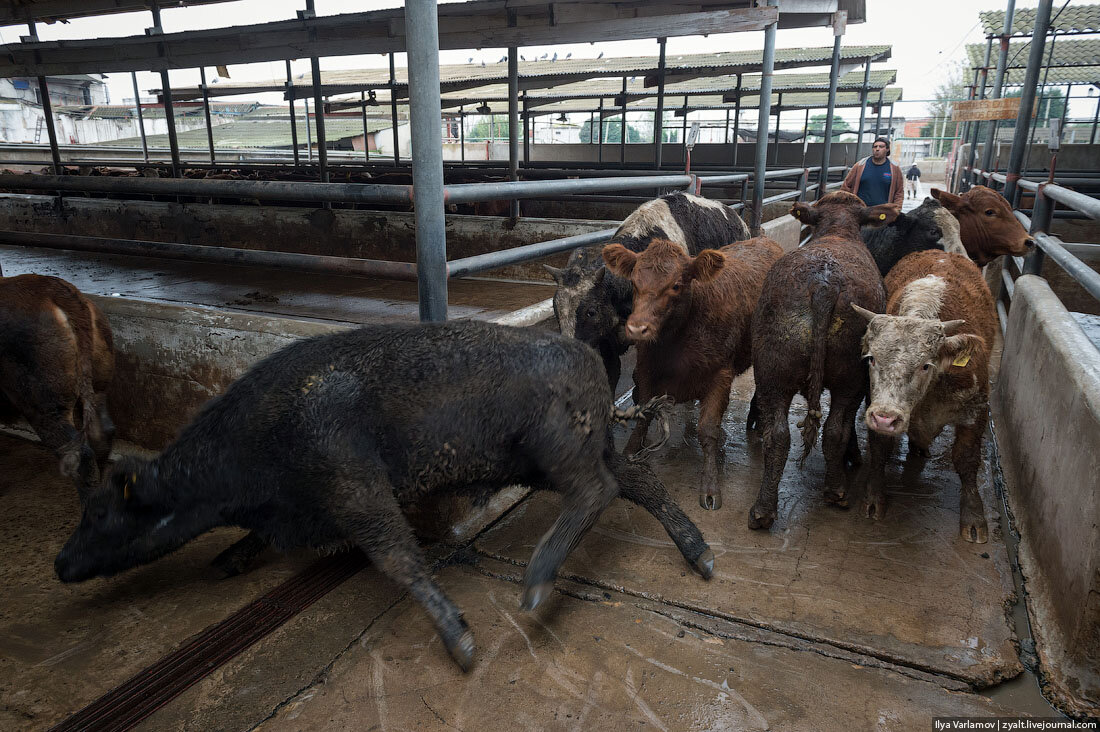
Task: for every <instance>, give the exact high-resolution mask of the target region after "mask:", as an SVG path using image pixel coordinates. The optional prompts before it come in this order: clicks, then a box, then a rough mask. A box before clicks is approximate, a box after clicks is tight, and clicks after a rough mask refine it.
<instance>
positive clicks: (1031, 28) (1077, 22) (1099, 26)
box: [978, 3, 1100, 36]
mask: <svg viewBox="0 0 1100 732" xmlns="http://www.w3.org/2000/svg"><path fill="white" fill-rule="evenodd" d="M1035 13H1036V9H1035V8H1017V9H1016V12H1015V13H1013V14H1012V34H1013V35H1017V36H1030V35H1031V34H1032V33H1034V32H1035ZM978 17H979V18H981V21H982V28H983V29H984V30H985V32H986V35H993V36H999V35H1001V31H1003V30H1004V27H1005V11H1003V10H987V11H985V12H982V13H978ZM1050 29H1051V30H1053V31H1057V32H1059V33H1100V5H1074V4H1073V3H1070V4H1069V5H1067V6H1066V7H1064V8H1062V9H1061V10H1060V11H1055V12H1054V13H1052V14H1051V23H1050Z"/></svg>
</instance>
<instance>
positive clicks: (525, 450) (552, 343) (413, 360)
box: [55, 321, 714, 669]
mask: <svg viewBox="0 0 1100 732" xmlns="http://www.w3.org/2000/svg"><path fill="white" fill-rule="evenodd" d="M610 413H611V392H610V390H609V389H608V387H607V381H606V379H605V378H604V374H603V369H602V366H601V364H600V362H599V360H598V359H597V357H596V355H595V354H594V353H593V352H592V350H591V349H590V348H588V347H587V346H585V345H583V344H581V343H578V342H576V341H574V340H572V339H568V338H563V337H561V336H559V335H556V334H549V333H545V332H538V331H530V330H525V329H521V328H508V327H505V326H497V325H490V324H487V323H478V322H470V321H457V322H451V323H440V324H430V325H427V324H425V325H388V326H381V325H379V326H371V327H365V328H361V329H358V330H354V331H349V332H345V333H339V334H335V335H327V336H322V337H318V338H312V339H308V340H303V341H300V342H298V343H295V344H292V345H290V346H288V347H287V348H284V349H283V350H281V351H279V352H277V353H275V354H273V355H271V356H270V357H268V358H267V359H265V360H263V361H261V362H260V363H259V364H257V365H256V366H254V367H253V368H252V369H251V370H250V371H249V372H248V373H246V374H245V375H244V376H242V377H241V378H240V379H238V380H237V381H235V382H234V383H233V384H231V385H230V387H229V389H228V390H227V391H226V392H225V394H223V395H222V396H220V397H218V398H216V399H214V400H213V401H211V402H210V403H209V404H208V405H207V406H206V407H205V408H204V409H203V411H202V412H201V413H200V414H199V415H198V416H197V417H196V418H195V420H194V421H193V422H192V423H191V424H190V425H189V426H188V427H186V428H185V429H184V430H183V432H182V433H181V434H180V436H179V438H178V439H177V440H176V441H175V442H174V443H173V444H171V445H169V446H168V447H167V448H166V449H165V450H164V452H163V453H161V455H160V456H159V457H157V458H156V459H154V460H152V461H150V462H139V461H133V460H128V461H124V462H122V463H120V464H119V465H116V466H115V469H114V470H113V471H112V474H111V476H110V478H109V480H108V481H106V482H105V484H104V485H103V486H102V487H101V488H100V489H99V490H98V491H96V493H94V494H93V495H92V496H91V498H90V499H89V501H88V503H87V505H86V507H85V510H84V515H83V517H82V519H81V522H80V525H79V526H78V527H77V530H76V532H75V533H74V534H73V536H72V537H71V538H70V539H69V541H68V542H67V543H66V544H65V547H64V548H63V549H62V550H61V553H60V554H59V555H58V557H57V560H56V562H55V566H56V570H57V574H58V577H60V578H61V580H62V581H64V582H74V581H81V580H86V579H89V578H91V577H95V576H101V575H112V574H116V573H118V572H121V571H123V570H125V569H128V568H130V567H134V566H137V565H139V564H144V563H147V562H150V561H153V560H154V559H157V558H159V557H161V556H164V555H165V554H167V553H169V552H171V551H174V550H175V549H178V548H179V547H180V546H182V545H183V544H184V543H186V542H187V541H189V540H190V539H192V538H194V537H195V536H197V535H199V534H201V533H203V532H205V531H207V530H209V529H211V528H213V527H215V526H223V525H231V526H241V527H243V528H246V529H250V530H252V531H253V532H254V533H255V536H252V537H246V539H244V540H242V542H243V543H244V544H245V545H248V544H249V543H252V544H255V543H256V542H257V541H260V542H261V543H271V544H274V545H275V546H277V547H292V546H308V547H314V548H317V549H320V550H322V551H328V550H333V549H337V548H340V547H343V546H348V545H357V546H359V547H360V548H362V549H363V551H364V552H366V554H367V556H368V557H369V558H370V559H371V561H372V562H373V563H374V565H375V566H376V567H377V568H378V569H380V570H381V571H382V572H384V573H385V574H387V575H388V576H389V577H390V578H391V579H393V580H394V581H395V582H397V583H399V584H400V585H402V586H403V587H404V588H405V589H407V590H408V591H409V592H410V593H411V594H412V596H413V597H415V598H416V599H417V600H418V601H419V602H420V604H421V605H422V606H423V607H424V609H425V610H426V611H427V612H428V614H429V615H431V617H432V620H433V621H434V624H435V627H436V629H437V630H438V632H439V634H440V636H441V638H442V639H443V642H444V643H445V645H446V647H447V650H448V651H449V652H450V653H451V655H452V656H453V657H454V659H455V661H457V662H458V664H459V665H460V666H462V668H463V669H468V668H469V667H470V664H471V663H472V661H473V652H474V645H473V636H472V634H471V633H470V630H469V628H468V627H467V626H466V623H465V622H464V621H463V619H462V614H461V613H460V611H459V610H458V608H457V607H455V605H454V604H453V603H452V602H451V601H450V600H449V599H448V598H447V596H446V595H444V594H443V592H442V591H441V590H440V588H439V587H438V586H437V585H436V584H435V582H434V581H433V580H432V578H431V575H430V573H429V571H428V568H427V566H426V564H425V562H424V558H423V556H422V554H421V552H420V550H419V548H418V547H417V544H416V541H415V539H414V537H413V532H412V529H411V527H410V526H409V524H408V521H407V520H406V518H405V517H404V516H403V515H402V510H401V508H402V505H408V504H414V503H417V502H418V501H421V500H422V499H427V498H429V497H430V496H431V495H432V494H433V493H443V492H451V493H463V494H467V495H470V496H471V497H472V498H474V500H475V501H476V500H479V499H486V498H488V497H489V496H490V495H492V494H493V493H495V492H496V491H497V490H499V489H501V488H503V487H505V486H508V485H512V484H515V483H525V484H528V485H532V486H534V487H537V488H548V489H553V490H556V491H558V492H560V493H561V494H562V512H561V515H560V516H559V517H558V519H557V521H556V522H555V523H554V525H553V527H551V529H550V530H549V531H548V532H547V533H546V535H545V536H543V537H542V539H541V540H540V541H539V542H538V546H537V547H536V548H535V551H534V554H533V556H532V558H531V562H530V564H529V565H528V569H527V573H526V577H525V579H524V590H523V600H522V607H523V608H525V609H533V608H535V607H537V606H538V605H539V604H540V603H541V602H542V601H543V600H544V599H545V598H546V597H547V596H548V595H549V594H550V592H551V590H552V587H553V581H554V578H555V576H556V575H557V571H558V568H559V567H560V566H561V563H562V562H563V561H564V560H565V558H566V556H567V555H568V554H569V553H570V552H571V551H572V550H573V548H574V547H575V546H576V545H577V543H578V542H579V541H580V539H581V538H582V537H583V536H584V534H585V533H586V532H587V531H588V529H589V528H590V527H591V526H592V524H593V523H594V522H595V521H596V519H597V518H598V517H599V515H600V513H601V512H602V511H603V509H604V507H605V506H606V505H607V504H608V502H609V501H610V500H611V499H612V498H614V497H615V496H622V497H623V498H626V499H627V500H631V501H634V502H636V503H638V504H639V505H641V506H642V507H643V508H645V509H646V510H647V511H649V512H650V513H652V514H653V515H654V516H655V517H656V518H657V519H658V520H659V521H661V523H662V524H663V525H664V526H665V528H666V530H668V531H669V533H670V535H671V536H672V538H673V540H674V541H675V542H676V544H677V546H678V547H679V548H680V550H681V551H682V552H683V553H684V556H685V558H686V559H687V560H688V561H689V563H691V564H692V566H694V567H695V568H696V569H697V570H698V571H699V572H700V573H701V574H703V575H704V576H708V577H709V576H710V574H711V572H712V571H713V561H714V555H713V553H712V552H711V551H710V549H709V548H708V547H707V545H706V543H705V542H704V541H703V537H702V536H701V535H700V533H699V530H698V529H697V528H696V527H695V525H694V524H692V523H691V521H690V520H689V519H688V518H687V517H686V516H685V515H684V513H683V511H681V510H680V508H679V507H678V506H677V505H676V504H675V503H674V502H673V501H672V499H671V498H670V497H669V496H668V493H667V492H666V491H665V489H664V487H663V486H662V485H661V484H660V482H659V481H657V480H656V479H655V478H654V479H650V477H649V476H648V475H646V474H645V473H644V471H639V470H637V469H632V468H630V466H626V468H627V469H625V470H617V471H616V474H617V476H618V477H619V481H618V482H617V481H616V475H613V473H612V471H611V470H609V467H608V459H609V453H610V446H611V443H610V441H609V432H608V424H609V416H610ZM620 467H622V466H620ZM246 548H254V547H247V546H246Z"/></svg>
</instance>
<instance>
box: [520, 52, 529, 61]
mask: <svg viewBox="0 0 1100 732" xmlns="http://www.w3.org/2000/svg"><path fill="white" fill-rule="evenodd" d="M519 60H520V61H526V60H527V59H525V58H524V57H523V54H522V53H521V54H520V55H519Z"/></svg>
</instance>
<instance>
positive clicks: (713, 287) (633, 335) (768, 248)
mask: <svg viewBox="0 0 1100 732" xmlns="http://www.w3.org/2000/svg"><path fill="white" fill-rule="evenodd" d="M603 256H604V259H605V260H607V266H608V268H609V269H610V270H611V271H612V272H614V273H615V274H616V275H618V276H619V277H622V278H623V279H624V280H626V281H627V282H629V283H630V284H631V286H632V287H633V290H634V304H633V312H631V314H630V318H629V319H628V320H627V321H626V334H627V337H629V338H630V339H631V340H632V341H633V342H634V343H636V344H637V346H638V364H637V366H635V367H634V384H635V386H634V398H635V399H636V400H637V401H638V403H639V404H641V403H644V402H645V401H646V400H648V399H650V398H652V397H655V396H658V395H661V394H668V395H670V396H672V397H673V398H674V399H675V400H676V401H677V402H687V401H693V400H695V399H698V400H699V443H700V446H701V447H702V448H703V479H702V484H701V485H700V487H699V505H701V506H702V507H703V508H706V509H712V510H716V509H718V508H721V506H722V490H721V487H720V486H719V485H718V462H719V461H718V453H719V451H720V450H721V449H722V441H723V440H722V437H723V435H722V417H723V416H725V414H726V407H728V406H729V401H730V387H731V385H732V384H733V379H734V377H736V376H737V375H738V374H740V373H743V372H744V371H746V370H747V369H748V368H749V366H750V365H752V333H751V330H750V328H749V321H750V318H751V317H752V311H753V308H754V307H756V299H757V298H758V297H759V295H760V288H761V286H762V285H763V283H764V276H765V275H766V274H767V273H768V270H769V269H771V266H772V265H773V264H775V262H777V261H778V260H779V258H780V257H782V256H783V249H782V248H781V247H780V246H779V245H778V244H776V243H775V242H774V241H772V240H771V239H768V238H766V237H759V238H756V239H749V240H748V241H743V242H738V243H736V244H731V245H729V246H727V247H722V248H721V249H715V250H709V251H704V252H701V253H700V254H699V255H698V256H696V257H689V256H688V255H687V254H685V253H684V250H683V249H682V248H680V247H679V246H677V245H676V244H673V243H672V242H669V241H660V240H658V241H654V242H653V243H652V244H650V245H649V248H648V249H646V250H645V251H643V252H641V253H640V254H637V253H635V252H632V251H630V250H629V249H627V248H626V247H624V246H623V245H622V244H609V245H608V246H606V247H604V250H603ZM648 428H649V422H648V420H645V419H642V420H640V421H639V424H638V426H637V427H636V428H635V429H634V432H633V434H632V435H631V436H630V440H629V442H628V443H627V446H626V452H627V453H634V452H637V451H638V450H640V449H641V448H642V446H643V443H644V442H645V436H646V430H647V429H648Z"/></svg>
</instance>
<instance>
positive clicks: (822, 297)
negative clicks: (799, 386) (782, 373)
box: [798, 268, 840, 467]
mask: <svg viewBox="0 0 1100 732" xmlns="http://www.w3.org/2000/svg"><path fill="white" fill-rule="evenodd" d="M830 270H831V268H829V269H826V271H825V273H824V277H823V278H822V280H823V281H822V283H821V284H820V285H819V286H818V287H816V288H814V291H813V294H811V295H810V318H811V322H812V323H813V325H812V326H811V331H810V338H811V342H812V345H811V350H810V373H809V376H808V378H807V379H806V391H805V396H806V403H807V407H808V408H807V410H806V418H805V419H804V420H802V421H801V422H799V423H798V426H799V427H801V428H802V457H801V458H800V459H799V467H801V466H802V465H803V464H804V463H805V462H806V458H807V457H808V456H809V454H810V452H811V451H813V449H814V445H815V444H816V443H817V432H818V428H819V427H820V426H821V418H822V416H823V415H822V413H821V392H822V391H823V390H824V388H825V387H824V381H825V351H826V349H827V341H828V338H829V326H830V323H831V322H832V320H833V311H834V310H835V309H836V301H837V298H838V297H839V296H840V287H839V286H838V284H837V283H836V282H835V281H834V279H833V272H832V271H830Z"/></svg>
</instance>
